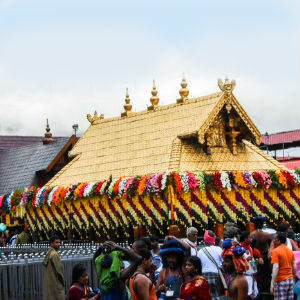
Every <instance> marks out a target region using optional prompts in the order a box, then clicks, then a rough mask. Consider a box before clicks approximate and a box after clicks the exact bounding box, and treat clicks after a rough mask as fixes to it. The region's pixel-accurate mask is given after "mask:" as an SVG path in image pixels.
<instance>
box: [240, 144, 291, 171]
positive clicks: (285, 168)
mask: <svg viewBox="0 0 300 300" xmlns="http://www.w3.org/2000/svg"><path fill="white" fill-rule="evenodd" d="M242 141H243V143H244V144H245V145H246V146H247V147H249V148H250V149H251V150H253V151H255V152H256V153H257V154H259V155H261V156H262V157H263V158H265V159H266V160H268V161H269V162H270V163H272V164H273V165H275V166H276V167H277V168H279V169H281V170H286V171H288V170H289V169H288V168H287V167H285V166H284V165H283V164H281V163H280V162H279V161H277V160H276V159H274V158H273V157H272V156H270V155H268V154H266V153H265V152H263V151H262V150H261V149H259V148H258V147H257V146H255V145H253V144H251V143H250V142H248V141H247V140H244V139H243V140H242Z"/></svg>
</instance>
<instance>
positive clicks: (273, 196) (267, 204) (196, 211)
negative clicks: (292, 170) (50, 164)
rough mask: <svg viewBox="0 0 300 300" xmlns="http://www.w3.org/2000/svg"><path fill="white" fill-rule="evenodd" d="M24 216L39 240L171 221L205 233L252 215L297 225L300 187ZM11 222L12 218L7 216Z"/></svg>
mask: <svg viewBox="0 0 300 300" xmlns="http://www.w3.org/2000/svg"><path fill="white" fill-rule="evenodd" d="M13 213H14V214H15V216H17V217H18V216H19V217H25V218H26V220H27V224H28V226H29V228H30V230H31V231H32V232H35V233H37V234H38V237H39V238H40V239H44V238H48V235H49V232H50V231H51V230H56V231H59V232H60V233H61V235H62V236H64V237H65V238H66V237H67V231H68V229H71V230H73V231H74V232H76V234H77V236H78V237H80V238H82V239H86V238H87V237H88V235H89V230H90V229H93V230H94V232H95V234H96V235H98V236H102V237H103V236H106V237H107V238H112V237H116V236H118V234H119V233H121V234H123V235H124V236H127V237H128V236H129V235H130V227H132V226H144V227H145V229H146V230H147V232H148V233H153V232H156V231H159V232H161V233H162V234H163V228H164V225H167V226H168V225H170V222H171V220H172V223H175V224H178V225H183V226H185V227H189V226H192V224H193V222H195V223H196V224H198V226H200V227H202V228H203V229H205V228H207V226H208V222H209V221H210V222H212V223H214V224H216V223H223V222H234V223H237V222H241V223H243V224H246V223H248V222H250V220H251V217H254V216H257V215H264V216H266V217H267V218H268V220H269V221H270V222H271V223H273V225H274V226H275V225H276V224H277V223H278V221H279V220H280V219H281V220H285V221H286V222H287V223H289V224H292V223H295V222H298V223H299V222H300V186H296V187H294V188H293V189H290V190H279V189H276V188H269V189H258V188H251V189H239V190H231V191H228V190H227V189H222V190H214V189H209V188H206V189H202V190H200V189H199V188H197V189H196V190H195V191H193V192H191V191H189V192H187V193H182V194H181V196H179V195H178V194H177V193H176V191H175V189H174V188H173V186H172V185H169V186H168V188H167V192H166V193H165V194H164V195H162V196H156V195H153V196H148V195H144V196H139V195H134V196H133V198H131V197H129V196H127V197H126V198H125V197H119V196H117V197H115V198H113V199H108V198H107V196H105V195H102V196H95V197H92V198H80V199H79V200H77V201H64V202H63V201H61V202H60V203H59V204H57V205H56V204H52V205H50V206H48V205H43V206H38V207H34V206H33V207H31V208H30V209H29V208H28V207H27V208H23V211H22V207H21V206H19V207H18V208H17V209H16V211H15V212H12V214H13ZM5 218H6V221H5V222H6V223H7V225H8V224H9V220H10V218H11V215H10V214H6V215H5Z"/></svg>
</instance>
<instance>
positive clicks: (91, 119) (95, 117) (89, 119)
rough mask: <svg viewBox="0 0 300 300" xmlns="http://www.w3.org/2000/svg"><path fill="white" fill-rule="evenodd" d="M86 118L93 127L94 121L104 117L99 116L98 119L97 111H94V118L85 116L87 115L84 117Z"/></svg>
mask: <svg viewBox="0 0 300 300" xmlns="http://www.w3.org/2000/svg"><path fill="white" fill-rule="evenodd" d="M86 118H87V119H88V121H89V122H90V123H91V124H92V125H93V124H94V123H95V122H96V121H98V120H102V119H104V115H103V114H101V115H100V116H99V117H98V114H97V111H96V110H95V111H94V116H93V117H92V116H91V115H90V114H87V115H86Z"/></svg>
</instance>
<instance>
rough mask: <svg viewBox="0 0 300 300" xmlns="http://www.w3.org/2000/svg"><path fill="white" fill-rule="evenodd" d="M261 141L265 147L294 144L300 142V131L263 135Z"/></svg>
mask: <svg viewBox="0 0 300 300" xmlns="http://www.w3.org/2000/svg"><path fill="white" fill-rule="evenodd" d="M261 141H262V143H264V144H265V145H275V144H282V143H292V142H297V141H300V129H297V130H292V131H285V132H278V133H274V134H269V135H265V134H264V135H262V136H261Z"/></svg>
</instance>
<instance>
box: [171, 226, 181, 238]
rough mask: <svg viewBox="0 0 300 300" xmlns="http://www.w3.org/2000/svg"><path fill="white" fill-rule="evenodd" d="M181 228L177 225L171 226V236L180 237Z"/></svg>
mask: <svg viewBox="0 0 300 300" xmlns="http://www.w3.org/2000/svg"><path fill="white" fill-rule="evenodd" d="M179 231H180V230H179V227H178V226H177V225H170V226H169V235H173V236H176V237H177V235H178V233H179Z"/></svg>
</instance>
